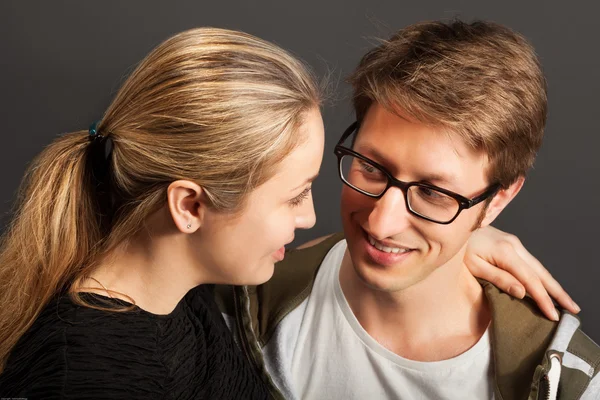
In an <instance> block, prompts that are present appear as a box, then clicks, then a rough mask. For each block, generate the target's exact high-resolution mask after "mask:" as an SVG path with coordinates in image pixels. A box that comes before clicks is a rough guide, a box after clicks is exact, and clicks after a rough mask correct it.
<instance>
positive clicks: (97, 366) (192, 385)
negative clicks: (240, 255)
mask: <svg viewBox="0 0 600 400" xmlns="http://www.w3.org/2000/svg"><path fill="white" fill-rule="evenodd" d="M82 297H84V299H85V300H87V301H90V302H91V303H97V304H99V303H98V302H99V301H101V302H102V303H101V304H103V305H106V302H109V303H110V304H115V305H123V304H126V305H127V304H128V303H125V302H121V301H119V300H114V299H110V298H108V297H104V296H100V295H95V294H89V293H86V294H84V295H83V296H82ZM6 397H13V398H14V397H21V398H28V399H29V400H31V399H211V400H212V399H266V398H268V391H267V388H266V386H265V385H264V383H263V382H262V380H261V379H260V378H259V377H258V375H257V374H256V373H255V371H254V370H253V369H252V367H251V366H250V364H249V362H248V361H247V360H246V358H245V357H244V355H243V354H242V353H241V351H240V350H239V349H238V347H237V346H236V344H235V343H234V341H233V337H232V335H231V332H230V331H229V329H228V328H227V326H226V325H225V321H224V320H223V317H222V316H221V313H220V312H219V309H218V307H217V305H216V303H215V301H214V298H213V292H212V286H209V285H201V286H198V287H196V288H194V289H192V290H190V291H189V292H188V293H187V295H186V296H185V297H184V298H183V299H182V300H181V301H180V302H179V304H178V305H177V306H176V308H175V309H174V310H173V312H172V313H171V314H169V315H155V314H151V313H148V312H146V311H143V310H142V309H140V308H139V307H134V310H133V311H129V312H112V311H101V310H97V309H94V308H90V307H82V306H79V305H76V304H74V303H73V302H72V301H71V300H70V298H69V296H68V295H64V296H61V297H58V298H56V299H54V300H53V301H51V302H50V304H49V305H48V306H47V307H46V308H45V309H44V311H43V312H42V313H41V314H40V316H39V317H38V319H37V320H36V321H35V323H34V324H33V326H32V327H31V328H30V329H29V330H28V332H27V333H26V334H25V335H24V336H23V337H22V338H21V340H20V341H19V343H18V344H17V346H16V347H15V348H14V349H13V351H12V353H11V355H10V357H9V359H8V362H7V364H6V368H5V370H4V372H3V373H2V374H1V375H0V398H6Z"/></svg>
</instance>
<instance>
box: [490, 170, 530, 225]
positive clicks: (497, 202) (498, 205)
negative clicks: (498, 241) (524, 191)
mask: <svg viewBox="0 0 600 400" xmlns="http://www.w3.org/2000/svg"><path fill="white" fill-rule="evenodd" d="M523 183H525V177H524V176H520V177H519V178H518V179H517V180H516V181H514V182H513V183H512V184H511V185H510V186H509V187H508V188H506V189H502V190H500V191H498V193H496V195H495V196H494V198H493V199H492V201H491V202H490V204H489V205H488V207H487V209H486V211H485V217H484V218H483V220H482V221H481V224H480V227H484V226H488V225H489V224H491V223H492V222H494V220H495V219H496V217H497V216H498V215H500V213H501V212H502V210H504V208H505V207H506V206H507V205H508V203H510V202H511V201H512V199H514V198H515V196H516V195H517V194H518V193H519V191H520V190H521V188H522V187H523Z"/></svg>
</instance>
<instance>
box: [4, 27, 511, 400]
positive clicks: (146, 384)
mask: <svg viewBox="0 0 600 400" xmlns="http://www.w3.org/2000/svg"><path fill="white" fill-rule="evenodd" d="M319 105H320V97H319V91H318V88H317V86H316V85H315V83H314V79H313V78H312V76H311V75H310V74H309V73H308V72H307V69H306V68H305V67H304V66H303V65H302V64H301V63H300V62H299V61H297V60H296V59H294V58H293V57H291V56H290V55H289V54H287V53H286V52H285V51H283V50H282V49H280V48H278V47H276V46H274V45H272V44H270V43H267V42H265V41H262V40H260V39H257V38H255V37H252V36H250V35H247V34H243V33H240V32H234V31H227V30H221V29H209V28H206V29H194V30H190V31H187V32H183V33H181V34H178V35H176V36H174V37H172V38H170V39H168V40H167V41H166V42H164V43H162V44H161V45H160V46H158V47H157V48H156V49H155V50H153V51H152V52H151V53H150V54H149V55H148V56H147V57H146V58H145V59H144V60H143V61H142V62H141V64H140V65H139V66H138V68H137V69H136V70H135V71H134V72H133V74H132V75H131V76H130V77H129V78H128V79H127V81H126V82H125V83H124V85H123V87H122V88H121V89H120V91H119V92H118V94H117V96H116V98H115V100H114V101H113V103H112V104H111V105H110V107H109V109H108V110H107V112H106V114H105V115H104V117H103V119H102V121H101V122H100V123H99V125H98V126H93V127H92V128H90V130H89V132H84V131H81V132H75V133H70V134H66V135H64V136H62V137H61V138H59V139H57V140H56V141H55V142H53V143H52V144H51V145H50V146H48V148H47V149H46V150H44V151H43V152H42V153H41V154H40V155H39V156H38V158H37V159H36V160H35V161H34V163H33V165H32V166H31V167H30V169H29V171H28V173H27V175H26V177H25V180H24V183H23V186H22V190H21V194H20V200H19V208H18V210H17V212H16V215H15V217H14V220H13V221H12V224H11V225H10V227H9V230H8V231H7V233H6V235H5V237H4V239H3V243H2V247H1V252H0V282H1V285H2V287H1V290H0V304H1V307H0V364H1V365H2V366H3V367H4V370H3V373H2V375H0V395H1V396H2V397H7V396H10V397H17V396H18V397H28V398H40V397H43V398H123V397H126V398H144V399H148V398H164V397H172V398H194V399H199V398H210V399H226V398H232V399H234V398H235V399H237V398H266V397H268V395H269V394H268V391H267V388H266V386H265V384H264V383H263V382H262V380H261V378H260V377H259V375H258V373H257V372H255V371H253V370H252V369H251V368H250V366H249V364H248V363H247V361H246V360H245V359H244V358H243V356H242V355H241V353H240V352H239V351H238V349H237V348H236V346H235V344H234V343H233V340H232V337H231V335H230V334H229V331H228V330H227V327H226V325H225V323H224V321H223V319H222V317H221V315H220V313H219V310H218V308H217V306H216V304H215V302H214V299H213V292H212V286H211V284H225V283H226V284H234V285H255V284H260V283H262V282H265V281H266V280H268V279H269V278H270V277H271V275H272V274H273V268H274V263H275V262H276V261H278V260H281V259H282V258H283V257H284V246H285V245H286V244H287V243H289V242H291V241H292V240H293V237H294V230H295V229H296V228H309V227H311V226H312V225H314V222H315V215H314V210H313V206H312V199H311V194H310V187H311V182H312V180H313V179H314V178H315V177H316V175H317V174H318V170H319V168H320V164H321V158H322V154H323V140H324V134H323V123H322V119H321V115H320V113H319ZM502 240H504V239H502ZM487 241H488V242H492V243H493V242H494V240H493V239H492V240H490V239H488V240H487ZM482 274H484V273H482ZM492 275H493V273H490V272H488V276H485V277H487V278H488V279H493V276H492Z"/></svg>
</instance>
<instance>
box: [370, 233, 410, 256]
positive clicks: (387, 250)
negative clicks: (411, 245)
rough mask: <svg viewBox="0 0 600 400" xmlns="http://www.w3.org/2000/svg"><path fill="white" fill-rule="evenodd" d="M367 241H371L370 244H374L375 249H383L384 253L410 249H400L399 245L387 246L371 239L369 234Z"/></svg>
mask: <svg viewBox="0 0 600 400" xmlns="http://www.w3.org/2000/svg"><path fill="white" fill-rule="evenodd" d="M369 243H371V246H374V247H375V248H376V249H377V250H379V251H383V252H386V253H394V254H396V253H406V252H407V251H410V249H401V248H399V247H387V246H384V245H382V244H381V243H379V242H378V241H377V240H375V239H373V238H372V237H371V236H369Z"/></svg>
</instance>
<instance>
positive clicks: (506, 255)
mask: <svg viewBox="0 0 600 400" xmlns="http://www.w3.org/2000/svg"><path fill="white" fill-rule="evenodd" d="M465 264H466V265H467V268H469V270H470V271H471V273H472V274H473V275H474V276H476V277H478V278H482V279H485V280H487V281H489V282H491V283H493V284H494V285H496V286H497V287H498V288H500V289H501V290H503V291H505V292H506V293H509V294H510V295H512V296H514V297H517V298H519V299H522V298H523V297H524V296H525V292H527V293H529V295H530V296H531V297H532V298H533V300H535V302H536V303H537V305H538V306H539V307H540V309H541V310H542V312H543V313H544V314H545V315H546V316H547V317H548V318H549V319H551V320H554V321H558V313H557V311H556V308H555V307H554V304H553V303H552V299H551V298H550V296H552V298H554V299H555V300H556V301H557V302H558V304H560V305H561V306H562V307H563V308H565V309H567V310H568V311H570V312H572V313H574V314H577V313H578V312H579V311H580V309H579V306H578V305H577V304H575V302H574V301H573V300H572V299H571V297H570V296H569V295H568V294H567V292H565V291H564V289H563V288H562V286H561V285H560V284H559V283H558V282H557V281H556V280H555V279H554V278H553V277H552V275H551V274H550V272H548V270H547V269H546V268H544V266H543V265H542V264H541V263H540V262H539V261H538V260H537V259H536V258H535V257H534V256H532V255H531V254H530V253H529V252H528V251H527V250H526V249H525V247H523V244H522V243H521V241H520V240H519V239H518V238H517V237H516V236H515V235H511V234H509V233H506V232H502V231H501V230H498V229H496V228H493V227H491V226H488V227H485V228H480V229H478V230H476V231H475V232H473V234H472V235H471V238H470V239H469V243H468V245H467V252H466V254H465Z"/></svg>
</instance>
